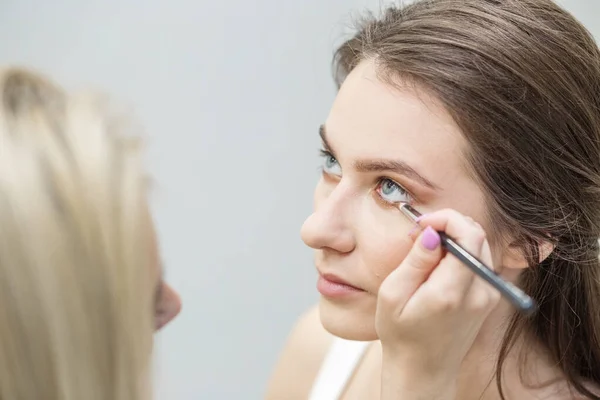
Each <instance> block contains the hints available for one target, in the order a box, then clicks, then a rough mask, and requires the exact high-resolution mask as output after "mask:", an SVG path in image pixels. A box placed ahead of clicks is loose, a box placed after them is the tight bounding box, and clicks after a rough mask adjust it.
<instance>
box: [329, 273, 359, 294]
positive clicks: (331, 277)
mask: <svg viewBox="0 0 600 400" xmlns="http://www.w3.org/2000/svg"><path fill="white" fill-rule="evenodd" d="M319 274H320V275H321V276H322V277H323V279H327V280H328V281H330V282H334V283H339V284H341V285H346V286H350V287H353V288H355V289H359V290H362V289H361V288H359V287H358V286H355V285H353V284H351V283H350V282H348V281H346V280H344V279H342V278H340V277H339V276H337V275H334V274H330V273H321V272H320V271H319Z"/></svg>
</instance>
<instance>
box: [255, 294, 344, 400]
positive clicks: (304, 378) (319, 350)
mask: <svg viewBox="0 0 600 400" xmlns="http://www.w3.org/2000/svg"><path fill="white" fill-rule="evenodd" d="M332 339H333V336H332V335H331V334H330V333H329V332H327V331H326V330H325V329H324V328H323V326H322V325H321V320H320V317H319V308H318V306H314V307H312V308H310V309H309V310H307V311H306V312H304V313H303V314H302V315H301V316H300V318H299V319H298V321H297V322H296V324H295V326H294V328H293V329H292V332H291V333H290V335H289V337H288V339H287V342H286V344H285V347H284V348H283V351H282V353H281V355H280V357H279V360H278V361H277V364H276V365H275V369H274V371H273V374H272V375H271V379H270V381H269V383H268V387H267V395H266V397H265V398H266V400H295V399H302V400H305V399H306V398H308V395H309V393H310V390H311V388H312V385H313V381H314V380H315V377H316V375H317V373H318V372H319V369H320V367H321V364H322V362H323V360H324V358H325V355H326V354H327V350H328V349H329V346H330V345H331V341H332Z"/></svg>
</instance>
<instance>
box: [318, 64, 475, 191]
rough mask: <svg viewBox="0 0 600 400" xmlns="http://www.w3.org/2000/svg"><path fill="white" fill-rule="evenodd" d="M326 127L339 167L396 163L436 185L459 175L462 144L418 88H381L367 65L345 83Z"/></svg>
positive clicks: (456, 129) (452, 126)
mask: <svg viewBox="0 0 600 400" xmlns="http://www.w3.org/2000/svg"><path fill="white" fill-rule="evenodd" d="M399 84H401V82H399ZM326 127H327V137H328V140H329V141H330V144H331V146H332V147H333V148H334V149H335V150H336V152H337V153H338V154H336V156H337V157H338V158H340V161H343V160H342V159H343V158H348V159H350V158H353V159H354V158H390V159H401V160H402V161H404V162H407V163H409V164H410V165H411V166H412V167H413V168H415V169H417V170H419V171H422V172H423V173H425V174H426V175H427V177H428V178H430V179H431V180H433V181H434V182H435V183H437V184H440V183H442V182H443V181H444V180H447V179H449V178H451V177H456V174H463V175H465V174H464V172H465V171H466V170H465V169H464V168H463V167H464V165H463V164H464V163H463V160H464V157H463V154H464V150H465V149H466V145H467V144H466V141H465V140H464V138H463V137H462V134H461V132H460V129H459V127H458V126H457V125H456V123H455V122H454V120H453V119H452V117H451V116H450V115H449V113H448V112H447V111H446V110H445V109H444V107H443V106H442V105H441V104H440V103H439V101H437V100H436V99H435V98H434V97H433V96H431V95H430V94H429V93H428V92H427V91H425V90H421V89H420V88H419V87H418V86H415V85H409V84H406V85H403V86H400V87H399V88H398V87H392V86H391V85H389V84H386V83H383V82H382V81H381V80H379V79H378V77H377V73H376V69H375V67H374V65H373V63H372V62H363V63H361V64H360V65H358V66H357V67H356V68H355V69H354V70H353V71H352V73H351V74H350V75H349V76H348V77H347V78H346V80H345V81H344V84H343V85H342V87H341V88H340V91H339V93H338V95H337V97H336V99H335V101H334V104H333V106H332V108H331V112H330V114H329V116H328V118H327V121H326Z"/></svg>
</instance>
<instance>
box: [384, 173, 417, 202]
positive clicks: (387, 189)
mask: <svg viewBox="0 0 600 400" xmlns="http://www.w3.org/2000/svg"><path fill="white" fill-rule="evenodd" d="M376 190H377V193H378V194H379V196H380V197H381V198H382V199H383V200H384V201H385V202H388V203H391V204H397V203H405V202H410V201H411V198H410V195H409V194H408V192H407V191H406V190H405V189H404V188H403V187H402V186H400V185H399V184H397V183H396V182H394V181H392V180H391V179H387V178H384V179H382V180H381V182H380V183H379V185H377V189H376Z"/></svg>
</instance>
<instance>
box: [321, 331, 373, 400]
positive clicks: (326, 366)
mask: <svg viewBox="0 0 600 400" xmlns="http://www.w3.org/2000/svg"><path fill="white" fill-rule="evenodd" d="M371 343H372V342H355V341H351V340H345V339H340V338H337V337H336V338H334V340H333V343H332V345H331V348H330V349H329V351H328V353H327V355H326V356H325V359H324V360H323V364H322V365H321V369H320V370H319V373H318V374H317V377H316V378H315V383H314V385H313V388H312V390H311V392H310V397H309V400H338V399H339V398H340V396H341V395H342V393H344V389H345V388H346V386H347V385H348V381H349V380H350V378H351V377H352V374H353V373H354V370H355V369H356V367H357V366H358V363H359V362H360V360H361V359H362V356H363V355H364V353H365V351H366V349H367V347H368V346H369V344H371Z"/></svg>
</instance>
